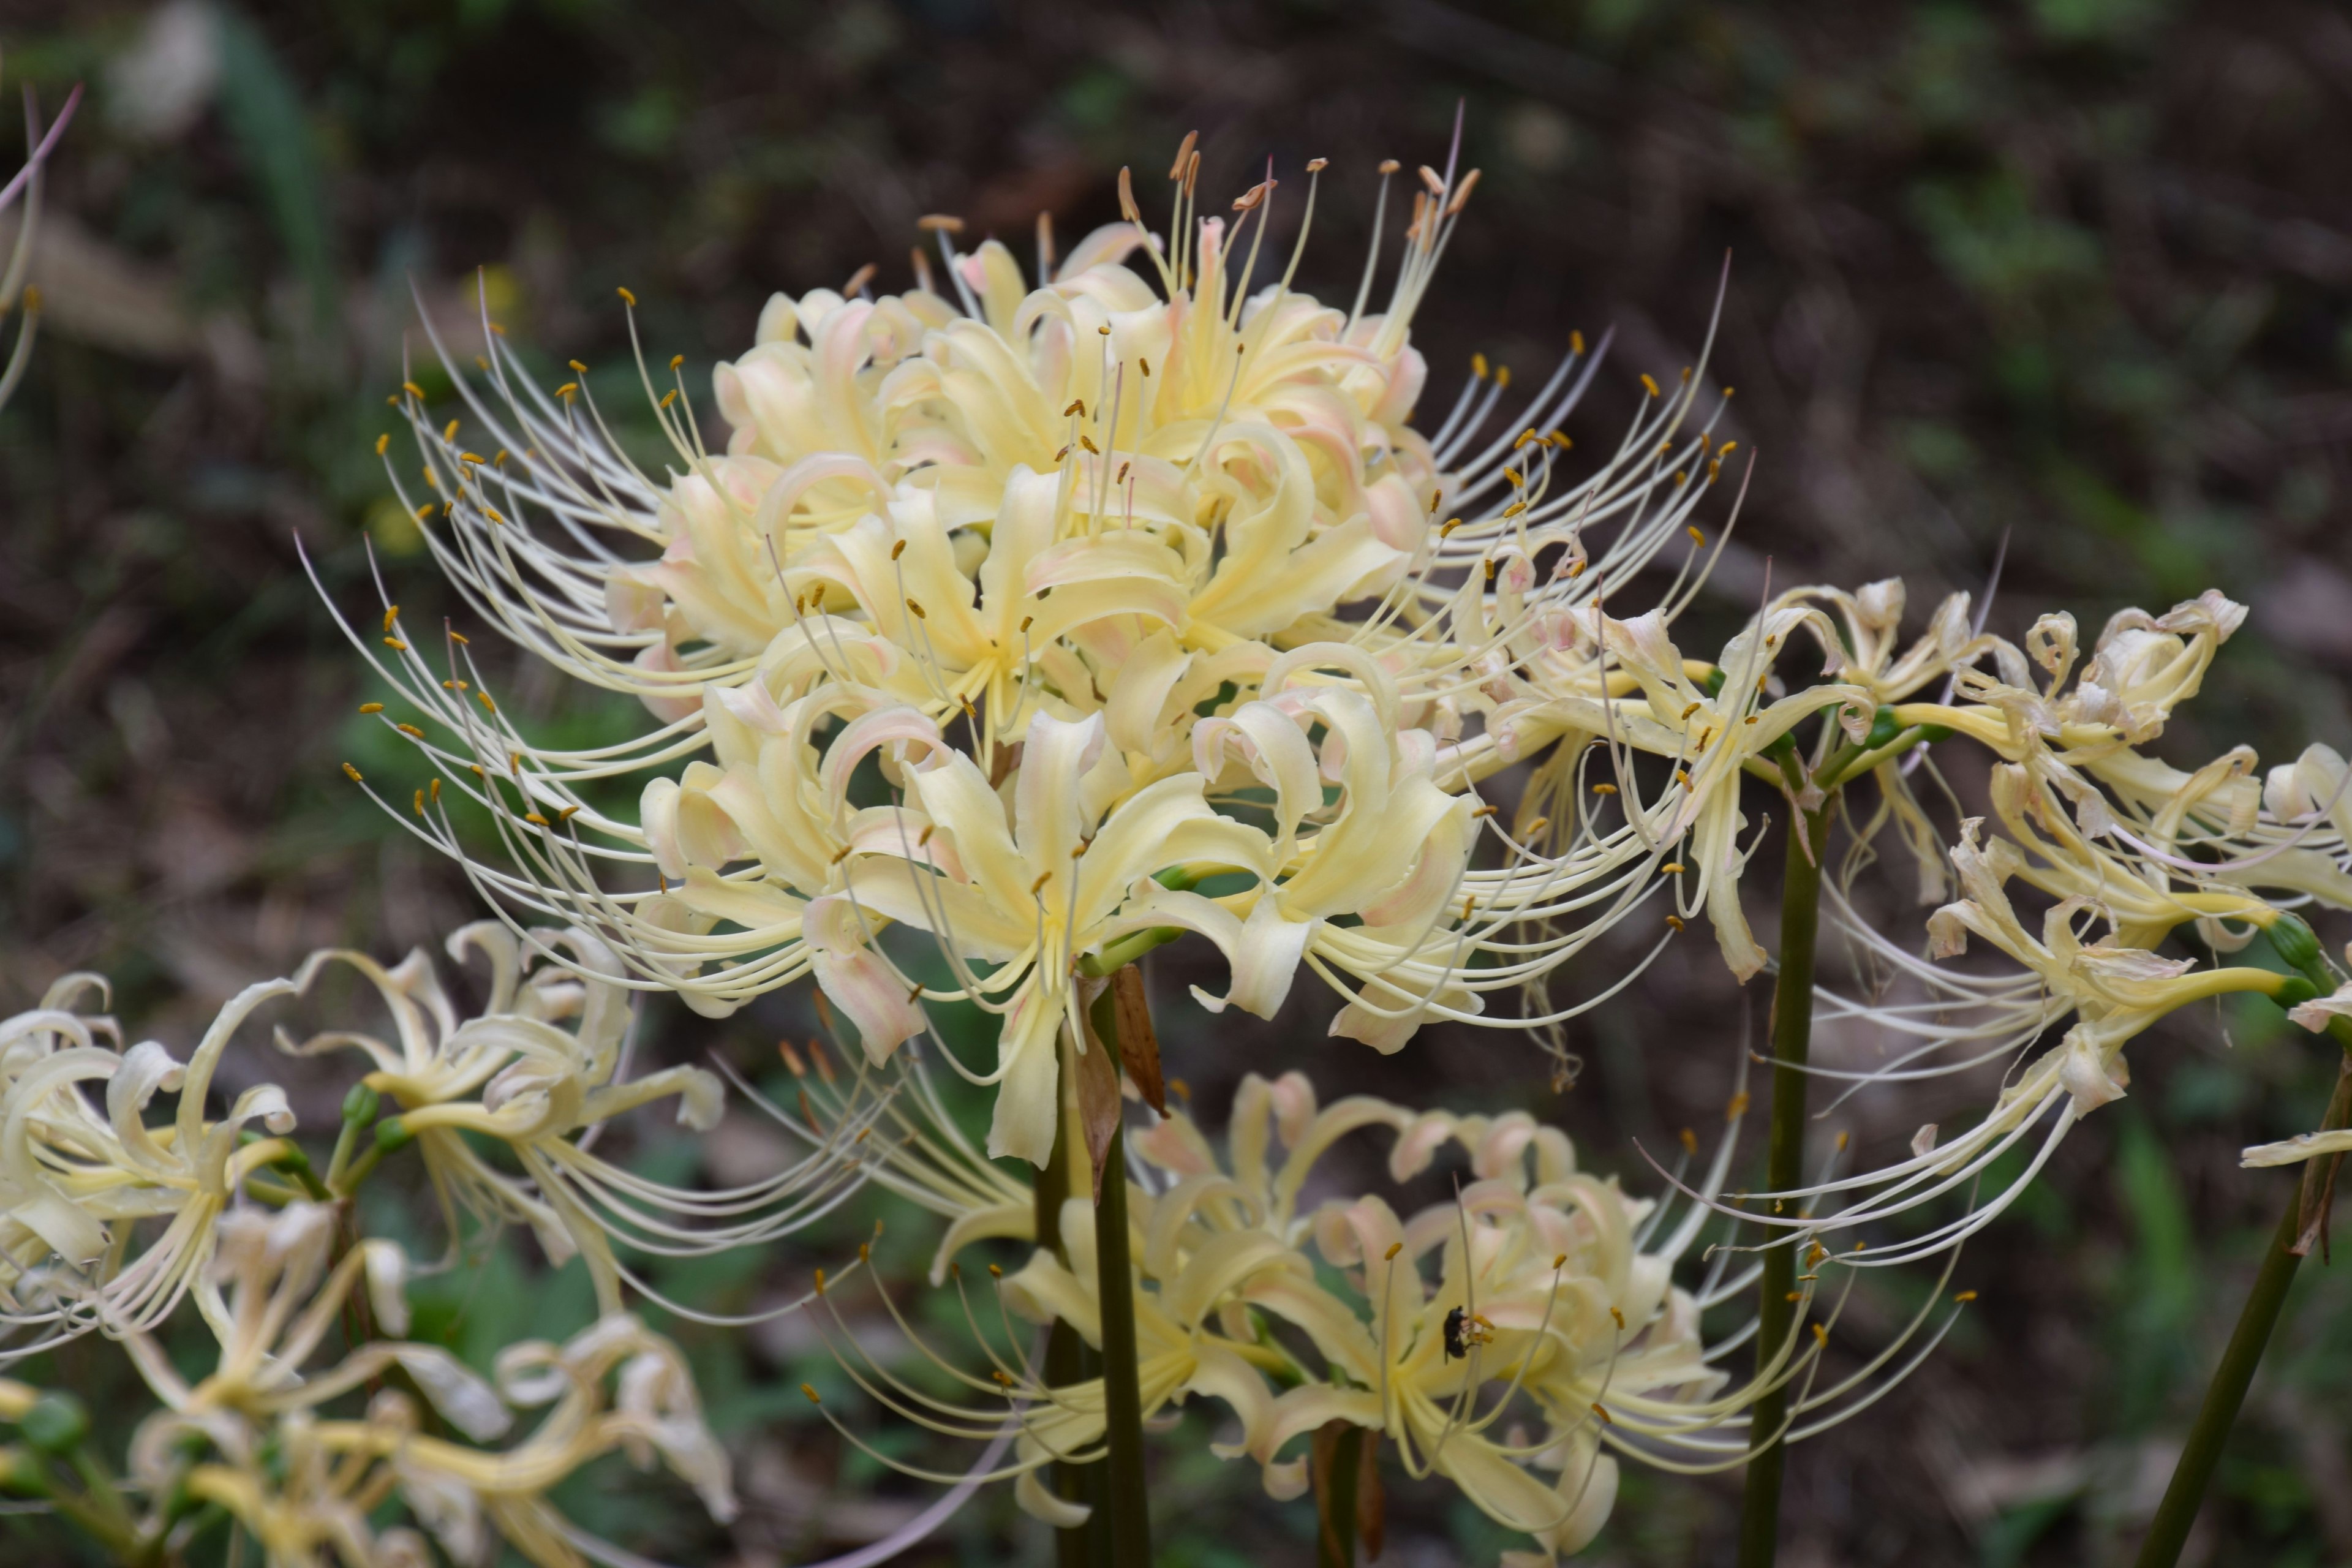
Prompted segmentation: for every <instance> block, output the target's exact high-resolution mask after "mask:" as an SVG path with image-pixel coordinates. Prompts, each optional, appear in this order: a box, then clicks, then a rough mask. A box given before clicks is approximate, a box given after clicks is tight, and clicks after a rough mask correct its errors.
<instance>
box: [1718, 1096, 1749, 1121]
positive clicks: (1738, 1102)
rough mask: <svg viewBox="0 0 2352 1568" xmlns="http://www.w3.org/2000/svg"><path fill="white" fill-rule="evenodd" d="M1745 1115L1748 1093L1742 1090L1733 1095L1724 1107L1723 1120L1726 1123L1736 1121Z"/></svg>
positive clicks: (1746, 1112)
mask: <svg viewBox="0 0 2352 1568" xmlns="http://www.w3.org/2000/svg"><path fill="white" fill-rule="evenodd" d="M1747 1114H1748V1091H1747V1090H1746V1089H1741V1090H1740V1091H1739V1092H1738V1094H1735V1095H1733V1096H1732V1097H1731V1100H1730V1102H1729V1103H1727V1105H1725V1106H1724V1108H1723V1119H1724V1120H1725V1121H1738V1120H1739V1119H1740V1118H1741V1117H1743V1116H1745V1115H1747Z"/></svg>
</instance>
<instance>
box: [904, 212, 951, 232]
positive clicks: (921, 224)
mask: <svg viewBox="0 0 2352 1568" xmlns="http://www.w3.org/2000/svg"><path fill="white" fill-rule="evenodd" d="M915 226H916V227H917V228H919V229H921V230H923V231H924V232H925V233H928V234H961V233H962V232H963V219H961V218H960V217H951V216H949V215H948V214H946V213H926V214H924V215H923V216H921V217H919V218H917V219H916V220H915Z"/></svg>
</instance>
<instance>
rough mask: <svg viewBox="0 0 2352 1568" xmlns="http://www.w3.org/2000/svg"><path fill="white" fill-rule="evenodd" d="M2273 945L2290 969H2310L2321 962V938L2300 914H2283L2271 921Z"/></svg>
mask: <svg viewBox="0 0 2352 1568" xmlns="http://www.w3.org/2000/svg"><path fill="white" fill-rule="evenodd" d="M2271 947H2272V948H2273V950H2274V951H2275V952H2277V953H2278V955H2279V957H2281V958H2283V959H2284V960H2285V961H2286V965H2287V967H2288V968H2290V969H2309V968H2311V967H2312V966H2314V965H2315V964H2316V963H2318V962H2319V938H2318V937H2316V936H2315V935H2313V934H2312V930H2311V927H2309V926H2308V925H2305V923H2304V921H2303V919H2302V917H2301V916H2299V915H2281V916H2279V918H2278V919H2276V920H2274V921H2272V922H2271Z"/></svg>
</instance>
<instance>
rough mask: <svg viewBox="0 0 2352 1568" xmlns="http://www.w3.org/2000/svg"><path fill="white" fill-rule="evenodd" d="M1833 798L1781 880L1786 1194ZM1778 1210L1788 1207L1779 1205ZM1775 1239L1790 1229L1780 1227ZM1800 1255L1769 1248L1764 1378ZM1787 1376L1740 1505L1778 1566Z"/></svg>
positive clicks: (1761, 1335) (1775, 1080)
mask: <svg viewBox="0 0 2352 1568" xmlns="http://www.w3.org/2000/svg"><path fill="white" fill-rule="evenodd" d="M1829 815H1830V803H1829V802H1826V801H1825V802H1823V803H1822V805H1820V806H1817V807H1815V808H1814V809H1813V810H1811V811H1809V812H1806V813H1804V814H1803V815H1802V816H1800V817H1799V818H1798V819H1797V820H1796V821H1795V822H1793V823H1791V824H1790V832H1789V854H1788V866H1787V868H1786V870H1785V871H1784V872H1783V873H1782V876H1781V882H1780V974H1779V977H1778V978H1777V979H1776V980H1775V981H1774V983H1773V986H1772V1122H1771V1133H1770V1141H1769V1144H1768V1146H1767V1150H1766V1154H1765V1176H1764V1184H1765V1187H1766V1188H1767V1190H1769V1191H1771V1192H1786V1191H1788V1190H1790V1188H1792V1187H1796V1186H1799V1185H1801V1184H1802V1183H1803V1181H1804V1173H1805V1088H1806V1079H1805V1074H1804V1071H1803V1068H1804V1066H1805V1058H1806V1054H1807V1052H1808V1051H1809V1050H1810V1049H1811V1045H1812V1034H1813V946H1814V941H1815V937H1816V935H1817V933H1818V931H1819V930H1820V926H1821V905H1822V857H1823V855H1824V854H1825V853H1826V852H1827V850H1828V848H1829ZM1775 1212H1776V1213H1777V1212H1778V1207H1777V1205H1776V1208H1775ZM1771 1234H1772V1237H1782V1236H1785V1234H1786V1232H1784V1231H1782V1230H1780V1229H1779V1228H1778V1227H1774V1229H1773V1230H1772V1233H1771ZM1796 1276H1797V1252H1796V1247H1794V1245H1792V1244H1785V1243H1784V1244H1783V1245H1781V1246H1778V1247H1771V1248H1770V1249H1769V1250H1768V1251H1767V1252H1766V1253H1765V1254H1764V1276H1763V1284H1762V1285H1761V1286H1760V1287H1759V1295H1758V1298H1757V1311H1756V1370H1757V1373H1758V1375H1759V1377H1760V1376H1762V1375H1764V1374H1766V1373H1768V1372H1769V1370H1770V1369H1771V1366H1772V1363H1773V1361H1774V1359H1775V1358H1776V1357H1778V1356H1779V1355H1780V1353H1781V1352H1782V1350H1783V1349H1784V1348H1785V1347H1786V1345H1787V1344H1788V1342H1789V1338H1790V1334H1791V1333H1792V1332H1794V1331H1795V1327H1796V1313H1797V1303H1796V1302H1795V1301H1794V1300H1792V1299H1791V1298H1793V1297H1794V1296H1795V1295H1796V1294H1797V1279H1796ZM1788 1410H1789V1391H1788V1386H1787V1384H1785V1383H1784V1384H1780V1386H1777V1387H1775V1388H1774V1389H1772V1390H1771V1391H1770V1392H1769V1393H1768V1394H1763V1395H1762V1396H1760V1397H1759V1399H1758V1400H1757V1401H1756V1410H1755V1415H1754V1416H1753V1417H1752V1418H1751V1421H1750V1424H1749V1426H1748V1431H1749V1433H1750V1434H1751V1436H1750V1441H1751V1442H1752V1441H1758V1440H1760V1439H1761V1438H1762V1436H1763V1435H1764V1434H1767V1433H1769V1434H1771V1435H1772V1436H1771V1438H1770V1441H1769V1443H1768V1444H1767V1445H1766V1446H1765V1447H1763V1448H1761V1449H1760V1450H1759V1451H1758V1453H1757V1454H1756V1456H1755V1457H1754V1458H1751V1459H1749V1460H1748V1479H1747V1486H1746V1489H1745V1490H1744V1492H1743V1494H1742V1495H1741V1498H1740V1503H1739V1568H1770V1564H1771V1563H1772V1559H1773V1555H1774V1553H1775V1552H1776V1551H1777V1550H1778V1549H1779V1545H1780V1477H1781V1472H1782V1470H1783V1469H1784V1468H1786V1465H1787V1460H1788V1447H1787V1445H1786V1444H1785V1443H1784V1442H1783V1441H1782V1440H1781V1438H1780V1428H1781V1427H1782V1426H1783V1425H1785V1423H1786V1422H1787V1419H1788Z"/></svg>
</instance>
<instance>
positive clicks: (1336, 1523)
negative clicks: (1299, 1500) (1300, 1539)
mask: <svg viewBox="0 0 2352 1568" xmlns="http://www.w3.org/2000/svg"><path fill="white" fill-rule="evenodd" d="M1363 1468H1364V1429H1363V1428H1362V1427H1361V1426H1356V1425H1354V1424H1353V1423H1350V1424H1349V1426H1348V1429H1347V1430H1346V1431H1345V1432H1342V1433H1340V1434H1339V1441H1338V1442H1336V1443H1334V1444H1332V1445H1331V1473H1330V1475H1329V1476H1328V1477H1326V1478H1323V1485H1322V1492H1323V1496H1322V1499H1321V1500H1322V1503H1323V1507H1324V1508H1325V1510H1328V1511H1326V1512H1325V1514H1324V1516H1323V1518H1322V1520H1321V1521H1319V1523H1318V1529H1317V1530H1316V1532H1315V1568H1356V1490H1357V1484H1358V1481H1359V1479H1360V1474H1361V1472H1362V1470H1363Z"/></svg>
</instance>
